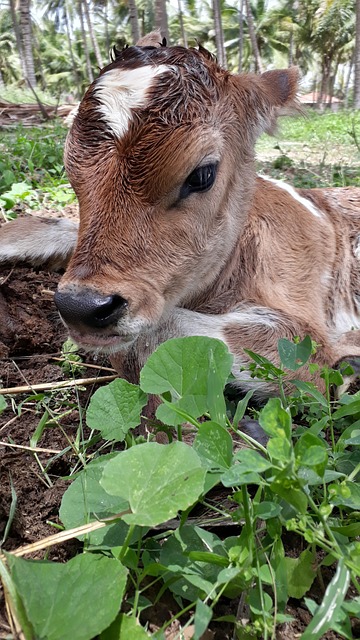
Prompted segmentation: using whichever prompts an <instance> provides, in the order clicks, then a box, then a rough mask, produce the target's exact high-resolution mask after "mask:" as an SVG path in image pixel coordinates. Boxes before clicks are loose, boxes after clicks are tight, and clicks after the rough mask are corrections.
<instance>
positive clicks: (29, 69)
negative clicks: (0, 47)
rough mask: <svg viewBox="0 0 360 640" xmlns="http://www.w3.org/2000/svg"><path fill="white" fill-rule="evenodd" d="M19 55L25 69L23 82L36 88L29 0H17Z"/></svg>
mask: <svg viewBox="0 0 360 640" xmlns="http://www.w3.org/2000/svg"><path fill="white" fill-rule="evenodd" d="M18 6H19V11H20V22H19V27H20V38H21V55H22V59H23V63H24V67H25V74H26V75H25V80H26V81H27V83H28V84H29V85H30V87H33V88H35V87H36V77H35V65H34V57H33V50H32V25H31V14H30V0H19V5H18Z"/></svg>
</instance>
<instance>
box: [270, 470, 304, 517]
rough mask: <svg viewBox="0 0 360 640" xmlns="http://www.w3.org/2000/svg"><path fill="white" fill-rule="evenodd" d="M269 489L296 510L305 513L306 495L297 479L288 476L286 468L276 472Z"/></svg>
mask: <svg viewBox="0 0 360 640" xmlns="http://www.w3.org/2000/svg"><path fill="white" fill-rule="evenodd" d="M270 489H271V491H272V492H273V493H275V495H278V496H280V497H281V498H283V500H285V502H287V503H288V504H290V505H291V506H292V507H293V508H294V509H295V510H296V511H299V512H300V513H306V509H307V504H308V501H307V497H306V495H305V493H304V492H303V490H302V489H300V487H299V482H298V480H292V479H291V478H289V477H288V471H287V469H284V471H282V472H280V473H278V474H277V475H276V477H275V479H274V480H273V482H272V483H271V485H270Z"/></svg>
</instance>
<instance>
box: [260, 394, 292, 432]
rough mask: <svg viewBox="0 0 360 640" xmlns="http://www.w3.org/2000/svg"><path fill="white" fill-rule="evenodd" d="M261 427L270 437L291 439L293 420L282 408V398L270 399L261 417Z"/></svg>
mask: <svg viewBox="0 0 360 640" xmlns="http://www.w3.org/2000/svg"><path fill="white" fill-rule="evenodd" d="M259 423H260V426H261V427H262V428H263V429H264V431H265V433H267V435H268V436H270V437H277V438H290V434H291V418H290V416H289V414H288V413H287V412H286V411H285V409H283V408H282V406H281V400H280V398H270V400H268V402H267V404H266V405H265V407H264V408H263V409H262V411H261V412H260V415H259Z"/></svg>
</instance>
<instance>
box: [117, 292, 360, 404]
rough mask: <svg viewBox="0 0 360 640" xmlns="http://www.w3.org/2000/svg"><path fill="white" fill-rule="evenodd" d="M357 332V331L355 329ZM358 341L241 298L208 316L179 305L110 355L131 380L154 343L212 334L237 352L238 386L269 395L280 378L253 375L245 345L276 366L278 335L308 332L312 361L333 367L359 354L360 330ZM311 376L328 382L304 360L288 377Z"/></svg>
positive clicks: (305, 378)
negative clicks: (232, 306) (333, 338)
mask: <svg viewBox="0 0 360 640" xmlns="http://www.w3.org/2000/svg"><path fill="white" fill-rule="evenodd" d="M352 333H353V332H352ZM357 333H358V334H359V336H358V344H355V342H356V341H355V338H354V336H352V337H353V341H352V344H349V341H343V342H341V341H339V343H338V344H337V343H336V342H334V343H332V342H331V341H330V339H329V337H328V336H327V335H326V329H324V330H321V329H320V328H319V327H314V326H310V325H309V324H307V323H306V322H302V321H300V320H298V319H296V318H290V317H289V316H287V315H286V314H283V313H281V312H279V311H277V310H274V309H269V308H266V307H261V306H257V305H254V304H247V303H243V304H241V305H239V306H238V307H237V308H236V309H235V310H234V311H232V312H230V313H226V314H223V315H210V314H209V315H206V314H202V313H197V312H195V311H190V310H188V309H180V308H176V309H174V310H173V311H172V312H171V315H169V317H168V318H167V320H166V321H164V322H163V323H162V324H161V325H160V326H159V327H158V328H157V330H156V331H152V332H149V333H144V334H143V335H141V336H140V337H139V338H138V339H137V340H136V342H135V343H134V344H133V345H132V347H131V348H130V349H129V350H128V351H126V352H123V351H119V352H118V353H116V354H114V355H113V356H112V357H111V361H112V363H113V366H114V367H115V368H116V369H117V370H118V371H119V373H120V375H123V376H124V377H126V378H127V379H129V380H130V381H132V382H137V381H138V377H139V372H140V369H141V367H142V366H143V364H144V363H145V361H146V359H147V358H148V356H149V355H150V353H152V352H153V351H154V350H155V349H156V347H157V346H158V345H159V344H160V343H162V342H165V341H166V340H167V339H169V338H174V337H182V336H208V337H211V338H218V339H220V340H222V341H223V342H225V344H226V345H227V346H228V348H229V350H230V351H231V353H233V355H234V356H235V357H234V366H233V374H234V376H235V378H236V381H237V382H236V384H237V386H238V387H239V389H241V390H243V391H246V390H248V389H255V391H256V395H257V396H258V397H266V396H269V395H272V394H274V393H276V392H277V389H278V386H277V384H276V382H274V383H272V382H266V381H263V380H258V379H256V378H255V379H254V378H251V375H250V373H249V371H248V370H247V365H248V364H249V361H250V358H249V357H248V356H247V354H246V353H245V351H244V349H249V350H251V351H254V352H256V353H258V354H260V355H262V356H265V357H266V358H268V359H269V360H270V361H271V362H273V363H274V364H275V365H279V354H278V340H279V339H280V338H287V339H288V340H292V339H293V338H294V337H295V336H299V337H300V338H301V339H302V338H304V337H305V335H310V337H311V338H312V339H313V340H315V341H316V343H317V344H318V345H319V346H318V347H317V351H316V353H315V354H314V355H313V356H312V358H311V360H312V361H313V362H316V363H318V364H319V365H320V369H321V367H323V366H325V365H328V366H335V365H336V364H337V363H338V362H339V361H341V360H345V359H346V358H347V357H349V358H351V357H352V356H355V357H356V356H360V331H359V332H357ZM287 379H288V380H289V381H291V379H300V380H301V379H302V380H305V381H309V380H312V381H313V382H314V383H315V384H316V385H317V386H318V387H319V388H320V389H323V387H324V381H323V379H322V378H321V377H320V370H319V371H318V372H315V373H314V374H312V375H311V376H310V374H309V370H308V367H307V366H306V365H305V366H303V367H301V368H300V369H298V370H297V371H296V372H291V371H290V372H289V375H288V378H287Z"/></svg>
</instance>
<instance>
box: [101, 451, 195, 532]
mask: <svg viewBox="0 0 360 640" xmlns="http://www.w3.org/2000/svg"><path fill="white" fill-rule="evenodd" d="M205 475H206V470H205V469H204V468H203V467H202V466H201V460H200V458H199V456H198V455H197V453H196V452H195V451H194V450H193V449H192V447H189V446H188V445H186V444H184V443H183V442H174V443H172V444H169V445H161V444H158V443H157V442H147V443H145V444H140V445H137V446H135V447H131V449H127V450H126V451H122V452H121V453H119V454H118V455H117V456H116V457H114V458H113V459H112V460H110V462H108V464H107V465H106V466H105V468H104V472H103V476H102V480H101V482H100V484H101V486H102V487H103V489H105V491H106V492H107V493H109V494H110V495H116V496H120V497H121V498H123V499H124V500H127V501H128V503H129V505H130V509H131V511H132V513H131V514H130V515H125V516H124V517H123V520H124V521H125V522H127V523H128V524H137V525H143V526H156V525H158V524H160V523H161V522H166V520H169V519H170V518H174V517H175V516H176V514H177V512H178V511H180V510H184V509H187V508H188V507H190V506H191V505H192V504H193V503H194V502H195V501H196V500H197V499H198V498H199V496H200V495H201V493H202V491H203V488H204V480H205Z"/></svg>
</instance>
